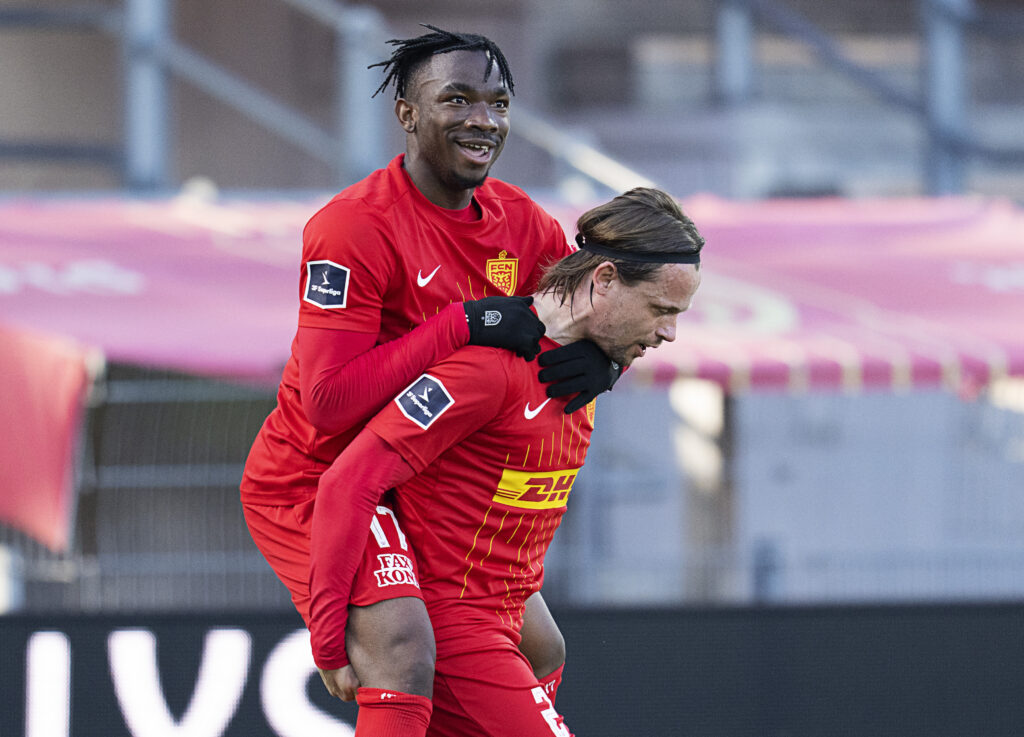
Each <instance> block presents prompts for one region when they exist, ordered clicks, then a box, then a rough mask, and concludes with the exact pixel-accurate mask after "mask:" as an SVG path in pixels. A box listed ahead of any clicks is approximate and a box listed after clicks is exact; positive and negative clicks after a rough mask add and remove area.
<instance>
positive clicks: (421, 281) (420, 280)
mask: <svg viewBox="0 0 1024 737" xmlns="http://www.w3.org/2000/svg"><path fill="white" fill-rule="evenodd" d="M440 268H441V266H440V265H438V267H437V269H440ZM437 269H434V270H433V271H431V272H430V273H429V274H427V275H426V276H423V271H422V270H420V271H417V272H416V284H417V285H419V286H421V287H425V286H427V285H428V284H430V280H431V279H433V278H434V274H436V273H437Z"/></svg>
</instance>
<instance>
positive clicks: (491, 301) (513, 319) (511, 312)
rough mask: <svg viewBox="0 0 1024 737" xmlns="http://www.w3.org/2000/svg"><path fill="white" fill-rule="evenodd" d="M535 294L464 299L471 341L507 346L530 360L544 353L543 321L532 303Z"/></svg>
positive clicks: (472, 342) (475, 343)
mask: <svg viewBox="0 0 1024 737" xmlns="http://www.w3.org/2000/svg"><path fill="white" fill-rule="evenodd" d="M532 304H533V297H484V298H483V299H478V300H475V301H473V302H463V303H462V307H463V309H465V310H466V321H467V322H468V323H469V344H470V345H488V346H491V347H492V348H507V349H508V350H510V351H515V353H516V355H519V356H522V357H523V358H525V359H526V360H527V361H532V360H533V359H534V358H536V357H537V354H538V353H540V339H541V337H542V336H543V335H544V323H542V322H541V321H540V320H539V319H538V318H537V316H536V315H535V314H533V311H532V310H531V309H530V305H532Z"/></svg>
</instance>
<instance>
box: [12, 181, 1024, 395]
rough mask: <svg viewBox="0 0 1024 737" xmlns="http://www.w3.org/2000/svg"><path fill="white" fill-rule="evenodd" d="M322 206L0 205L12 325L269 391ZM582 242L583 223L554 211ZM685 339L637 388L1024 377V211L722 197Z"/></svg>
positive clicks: (965, 201)
mask: <svg viewBox="0 0 1024 737" xmlns="http://www.w3.org/2000/svg"><path fill="white" fill-rule="evenodd" d="M325 200H326V196H324V197H318V198H317V197H309V198H305V199H301V200H285V199H257V198H251V199H234V200H232V199H227V198H212V199H211V198H204V197H200V196H179V197H172V198H162V199H142V200H133V199H122V198H88V199H63V198H57V199H39V198H33V199H19V198H10V199H7V200H4V201H0V325H3V326H6V327H7V328H10V329H22V330H27V331H31V332H34V333H41V334H54V335H60V336H64V337H65V338H67V337H70V338H72V339H74V340H76V341H78V342H80V343H81V344H83V345H85V346H90V347H94V348H98V349H100V350H101V351H102V352H103V353H104V355H105V356H106V357H107V359H108V360H111V361H117V362H126V363H133V364H141V365H151V366H158V367H162V368H170V369H177V370H181V371H186V372H190V373H196V374H201V375H211V376H222V377H227V378H231V379H237V380H243V381H257V382H267V383H275V382H276V381H277V379H278V378H279V376H280V370H281V367H282V366H283V364H284V362H285V360H286V359H287V357H288V351H289V346H290V344H291V340H292V337H293V336H294V331H295V321H296V315H297V309H298V298H299V288H300V284H299V280H300V277H301V273H300V268H299V258H300V240H301V231H302V227H303V225H304V224H305V221H306V220H307V219H308V217H309V216H310V215H311V214H312V213H313V212H314V211H315V210H316V209H317V207H319V205H320V204H321V203H322V202H323V201H325ZM544 204H545V205H546V206H547V207H548V209H549V210H550V211H551V212H552V213H553V214H555V216H556V217H558V218H559V220H560V222H562V224H563V226H564V227H565V228H566V230H567V231H568V232H569V234H570V235H572V232H573V231H572V227H573V222H574V221H575V218H576V216H577V215H578V214H579V212H580V210H579V209H578V208H572V207H567V206H565V205H564V204H560V203H554V202H549V203H544ZM683 206H684V209H685V210H686V211H687V213H688V214H689V215H690V216H691V217H692V218H693V219H694V221H695V222H696V223H697V225H698V227H699V229H700V230H701V232H702V233H703V234H704V236H705V237H706V239H707V245H706V247H705V249H704V254H703V264H702V267H701V269H702V272H703V283H702V286H701V288H700V290H699V291H698V293H697V296H696V298H695V300H694V304H693V307H692V309H691V310H690V311H689V312H688V313H686V314H684V315H683V316H682V317H681V318H680V320H679V328H678V337H677V339H676V341H675V342H674V343H672V344H664V345H662V346H661V347H659V348H658V349H657V350H654V351H653V352H649V353H648V355H647V356H646V357H645V358H644V359H642V360H640V361H638V362H637V363H636V364H635V366H634V367H633V368H632V369H631V371H630V372H629V374H630V376H631V378H630V380H631V381H645V382H654V383H663V382H669V381H671V380H673V379H675V378H677V377H699V378H704V379H709V380H712V381H715V382H718V383H719V384H721V385H722V386H724V387H725V388H726V389H727V390H728V391H730V392H734V393H736V392H744V391H748V390H782V391H797V392H800V391H807V390H839V391H857V390H862V389H885V390H892V389H896V390H902V389H908V388H912V387H939V386H944V387H947V388H950V389H953V390H963V389H964V388H965V387H966V388H968V389H970V388H971V387H981V386H984V385H986V384H987V383H989V382H990V381H991V380H993V379H996V378H999V377H1003V376H1009V375H1024V211H1022V210H1021V209H1020V208H1019V207H1016V206H1015V205H1013V204H1012V203H1011V202H1009V201H1003V200H992V199H971V198H943V199H925V198H922V199H891V200H843V199H816V200H775V201H761V202H734V201H725V200H721V199H717V198H714V197H708V196H698V197H694V198H691V199H688V200H684V201H683Z"/></svg>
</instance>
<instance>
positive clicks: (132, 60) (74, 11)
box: [0, 0, 651, 192]
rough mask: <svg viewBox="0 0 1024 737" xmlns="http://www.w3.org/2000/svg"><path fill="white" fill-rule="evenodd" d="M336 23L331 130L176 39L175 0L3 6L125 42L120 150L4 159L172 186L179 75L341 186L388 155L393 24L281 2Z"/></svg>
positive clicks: (26, 17) (605, 180)
mask: <svg viewBox="0 0 1024 737" xmlns="http://www.w3.org/2000/svg"><path fill="white" fill-rule="evenodd" d="M280 1H281V2H282V3H284V4H287V5H288V6H290V7H292V8H294V9H296V10H298V11H300V12H302V13H303V14H305V15H306V16H308V17H309V18H311V19H312V20H314V21H316V22H318V23H321V24H323V25H324V26H326V27H327V28H329V29H330V30H331V31H332V32H333V33H334V36H335V44H334V46H335V54H336V58H335V83H334V85H335V87H334V114H333V118H334V120H333V125H332V127H331V128H330V129H325V128H324V127H322V126H320V125H319V124H317V123H316V122H314V121H312V120H310V119H309V118H308V117H307V116H305V115H303V114H302V113H300V112H298V111H296V110H295V109H293V108H292V107H290V106H288V105H286V104H284V103H283V102H281V101H279V100H277V99H275V98H274V97H273V96H272V95H270V94H268V93H267V92H265V91H264V90H261V89H260V88H258V87H257V86H255V85H253V84H251V83H250V82H248V81H246V80H245V79H243V78H242V77H240V76H238V75H237V74H234V73H232V72H230V71H229V70H227V69H225V68H224V67H222V66H221V65H219V64H217V63H215V62H214V61H212V60H210V59H208V58H206V57H205V56H203V55H202V54H200V53H199V52H197V51H195V50H194V49H192V48H189V47H188V46H186V45H185V44H183V43H181V42H180V41H179V40H178V39H176V38H175V37H174V34H173V31H172V22H171V21H172V17H173V7H174V0H125V1H124V4H123V7H122V8H120V9H115V8H110V7H101V6H89V5H79V6H73V7H69V8H50V9H46V8H8V9H3V10H0V28H2V27H19V28H37V29H44V28H45V29H53V28H64V29H77V30H82V31H89V32H92V31H98V32H103V33H106V34H109V35H112V36H114V37H116V38H117V40H119V41H120V42H121V44H122V48H123V66H124V74H123V77H124V90H123V98H124V136H123V143H122V146H121V147H120V148H118V147H113V146H109V145H104V144H72V143H68V142H64V141H60V142H51V141H18V142H10V141H8V142H4V141H0V157H8V158H25V159H36V160H41V159H45V160H60V159H63V160H72V159H75V160H82V161H88V162H93V163H99V164H105V165H107V166H110V167H112V168H118V169H120V170H121V173H122V179H123V181H124V184H125V186H126V187H128V188H129V189H132V190H144V191H145V190H160V189H165V188H167V187H168V186H169V184H170V160H171V153H172V152H171V149H170V146H171V136H170V131H169V130H168V121H169V120H170V119H171V108H170V106H171V94H170V84H171V79H172V76H173V77H176V78H178V79H181V80H183V81H185V82H187V83H188V84H190V85H192V86H194V87H196V88H198V89H200V90H202V91H203V92H205V93H206V94H208V95H210V96H211V97H213V98H215V99H217V100H219V101H221V102H223V103H224V104H226V105H228V106H230V107H232V108H233V109H235V110H236V111H238V112H240V113H241V114H243V115H245V116H247V117H248V118H250V119H251V120H253V121H255V122H256V123H258V124H259V125H261V126H262V127H264V128H265V129H267V130H269V131H271V132H272V133H274V134H276V135H277V136H278V137H280V138H281V139H282V140H285V141H288V142H290V143H291V144H293V145H295V146H296V147H298V148H299V149H300V150H302V151H305V152H306V153H308V154H310V155H311V156H312V157H313V158H315V159H317V160H319V161H321V162H323V163H326V164H327V165H329V166H330V167H331V170H332V172H333V176H334V179H335V182H336V184H339V185H340V184H344V183H348V182H353V181H356V180H358V179H361V178H362V177H363V176H365V175H366V174H368V173H369V172H370V171H372V170H373V169H375V168H377V167H378V166H379V165H380V164H381V162H382V161H384V154H383V151H384V148H385V144H384V131H385V130H386V121H385V120H384V119H383V116H384V114H385V110H384V106H381V105H369V104H367V101H368V100H369V98H370V97H371V96H372V95H373V93H374V91H375V83H374V82H373V81H372V79H371V77H370V75H367V74H366V67H367V66H368V65H369V64H371V63H374V62H376V61H378V57H379V55H380V49H381V46H382V42H383V39H384V38H385V37H386V25H385V23H384V20H383V18H382V17H381V16H380V14H379V13H378V12H377V11H376V10H374V9H372V8H367V7H359V6H351V5H339V4H335V3H333V2H328V1H327V0H280ZM516 115H517V117H516V127H517V131H519V135H521V136H522V137H523V138H524V139H525V140H527V141H528V142H530V143H531V144H532V145H535V146H537V147H539V148H540V149H541V150H543V151H544V152H545V153H546V154H547V155H549V156H551V157H552V158H554V159H555V160H556V161H558V162H559V163H560V164H561V165H562V166H563V167H564V168H566V169H568V170H570V171H572V172H575V173H576V174H579V175H582V176H583V177H586V178H587V179H589V180H592V181H593V182H596V183H598V184H600V185H602V186H604V187H606V188H608V189H609V190H611V191H614V192H620V191H622V190H623V189H628V188H630V187H633V186H641V185H650V184H651V182H650V180H648V179H647V178H646V177H644V176H642V175H641V174H638V173H636V172H633V171H631V170H629V169H628V168H626V167H625V166H623V165H622V164H620V163H618V162H616V161H614V160H612V159H611V158H610V157H608V156H606V155H605V154H603V153H601V152H600V151H598V150H597V149H596V148H594V147H593V146H590V145H587V144H586V143H583V142H580V141H579V140H576V139H574V138H572V137H570V136H567V135H566V134H563V133H560V132H558V131H557V130H556V129H555V127H554V126H552V125H550V124H548V123H546V122H545V121H544V120H542V119H541V118H540V117H538V116H537V115H535V114H532V113H530V112H529V111H526V110H523V109H522V108H520V107H518V106H517V113H516Z"/></svg>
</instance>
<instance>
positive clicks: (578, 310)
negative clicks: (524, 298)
mask: <svg viewBox="0 0 1024 737" xmlns="http://www.w3.org/2000/svg"><path fill="white" fill-rule="evenodd" d="M533 307H534V309H535V310H537V317H539V318H540V321H541V322H542V323H544V327H545V332H544V335H546V336H547V337H549V338H551V340H553V341H555V342H556V343H558V344H559V345H568V344H569V343H573V342H575V341H577V340H580V339H581V338H584V337H586V335H585V325H586V320H587V317H588V316H589V315H590V312H591V308H590V304H589V302H588V301H587V300H580V299H577V300H576V301H575V303H573V302H570V300H568V299H566V300H565V302H564V303H562V298H561V297H559V296H557V295H555V294H553V293H551V292H544V293H538V294H535V295H533Z"/></svg>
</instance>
